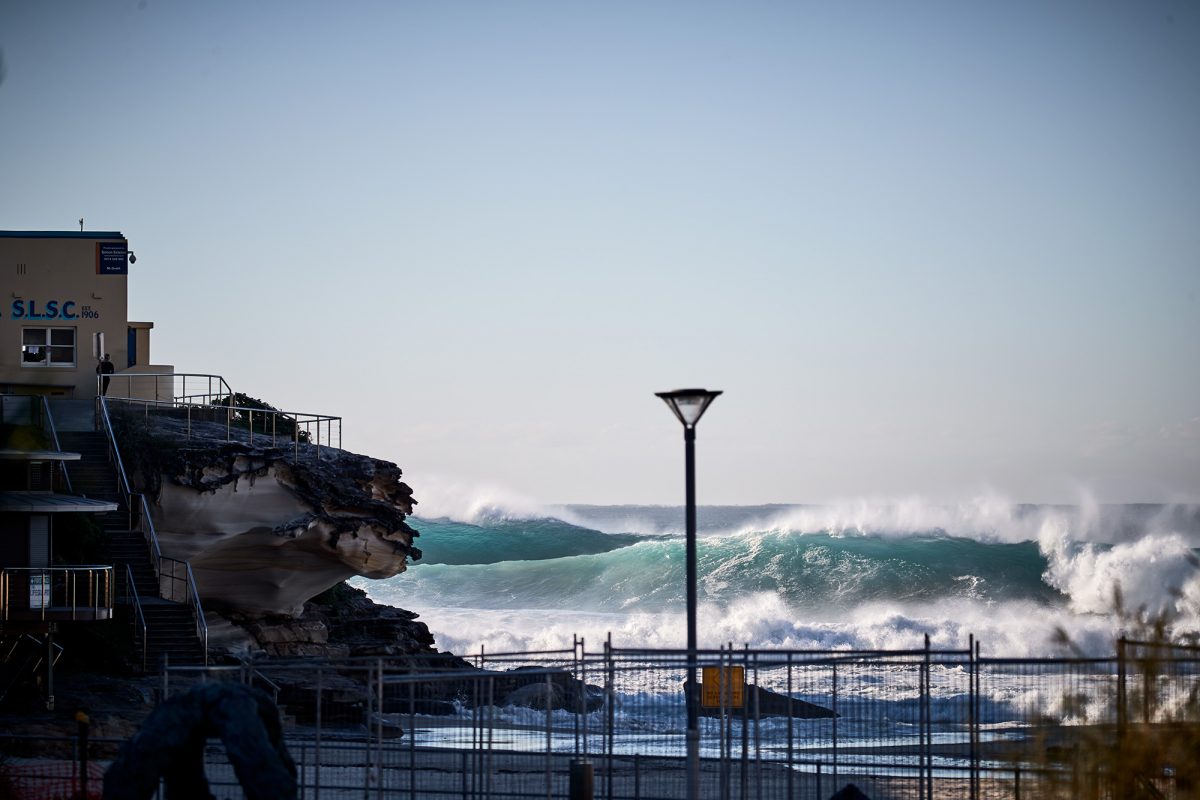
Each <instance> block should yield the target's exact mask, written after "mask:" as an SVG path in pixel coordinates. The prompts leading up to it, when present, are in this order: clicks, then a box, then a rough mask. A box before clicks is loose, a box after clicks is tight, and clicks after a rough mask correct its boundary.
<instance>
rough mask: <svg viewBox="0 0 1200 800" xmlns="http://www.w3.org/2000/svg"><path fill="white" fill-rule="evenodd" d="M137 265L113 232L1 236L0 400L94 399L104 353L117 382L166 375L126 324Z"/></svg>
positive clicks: (139, 325) (144, 337)
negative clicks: (11, 397) (40, 397)
mask: <svg viewBox="0 0 1200 800" xmlns="http://www.w3.org/2000/svg"><path fill="white" fill-rule="evenodd" d="M136 260H137V259H136V256H135V255H134V254H133V253H132V252H131V251H130V250H129V242H128V240H127V239H126V238H125V237H124V236H123V235H122V234H121V233H120V232H119V231H86V232H84V231H0V274H3V276H4V280H3V282H0V293H2V294H0V394H39V395H48V396H51V397H71V398H78V399H90V398H94V397H95V396H96V394H97V393H98V391H99V390H100V385H101V384H100V381H99V380H98V373H97V367H99V365H100V362H101V359H103V358H104V355H105V354H106V353H107V354H108V355H109V356H110V359H111V362H112V372H113V373H114V374H116V375H121V374H125V373H138V372H155V373H163V372H172V371H173V369H172V367H170V366H165V365H151V364H150V331H151V330H152V329H153V328H154V323H153V322H132V321H130V320H129V319H128V281H129V269H130V265H131V264H133V263H135V261H136Z"/></svg>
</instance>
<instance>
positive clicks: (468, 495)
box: [416, 475, 578, 525]
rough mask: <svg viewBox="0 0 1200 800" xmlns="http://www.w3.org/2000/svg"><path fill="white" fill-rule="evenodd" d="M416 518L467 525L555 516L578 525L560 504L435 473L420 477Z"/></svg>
mask: <svg viewBox="0 0 1200 800" xmlns="http://www.w3.org/2000/svg"><path fill="white" fill-rule="evenodd" d="M418 499H419V503H418V506H417V508H416V514H417V516H418V517H424V518H426V519H449V520H453V521H455V522H465V523H467V524H470V525H486V524H488V523H490V522H499V521H506V520H534V519H547V518H554V519H560V520H562V521H564V522H569V523H571V524H578V519H577V517H576V515H574V514H573V513H571V512H570V511H569V510H568V509H566V508H564V507H562V506H549V505H544V504H542V503H539V502H537V501H536V500H533V499H531V498H529V497H526V496H524V495H522V494H520V493H519V492H515V491H512V490H511V489H506V488H504V487H501V486H496V485H490V484H467V483H463V482H461V481H456V480H452V479H449V478H441V477H438V476H430V475H427V476H423V477H422V479H421V491H420V493H419V495H418Z"/></svg>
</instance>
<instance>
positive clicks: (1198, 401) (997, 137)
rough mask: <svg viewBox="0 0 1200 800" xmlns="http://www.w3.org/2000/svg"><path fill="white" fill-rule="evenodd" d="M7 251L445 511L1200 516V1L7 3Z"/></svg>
mask: <svg viewBox="0 0 1200 800" xmlns="http://www.w3.org/2000/svg"><path fill="white" fill-rule="evenodd" d="M0 55H2V58H3V62H2V64H3V83H0V228H8V229H52V230H54V229H58V230H72V229H76V230H77V229H78V225H77V222H76V221H77V220H78V218H79V217H81V216H82V217H84V218H85V220H86V226H87V227H88V228H89V229H93V230H113V229H116V230H121V231H122V232H124V233H125V234H126V235H127V236H128V238H129V241H130V246H131V248H132V249H133V250H134V251H135V252H136V253H137V256H138V261H137V265H136V266H135V267H133V268H132V269H131V270H130V316H131V318H132V319H139V320H153V321H154V322H155V323H156V327H155V330H154V339H153V346H152V355H153V360H154V361H155V362H157V363H170V364H174V365H175V367H176V369H177V370H178V371H187V372H216V373H221V374H223V375H225V376H226V378H227V379H228V380H229V381H230V383H232V384H233V386H234V388H236V389H238V390H239V391H244V392H246V393H248V394H251V395H254V396H257V397H261V398H264V399H266V400H268V401H269V402H272V403H273V404H275V405H278V406H282V407H284V408H287V409H291V410H298V411H321V412H326V413H332V414H339V415H342V416H343V417H344V418H345V440H344V441H345V444H346V446H347V447H349V448H350V449H354V450H358V451H361V452H367V453H370V454H372V455H375V456H378V457H381V458H386V459H389V460H393V461H396V462H397V463H399V464H400V465H401V466H402V467H403V468H404V470H405V473H406V476H407V479H408V481H409V482H410V483H411V484H412V485H413V487H414V489H415V491H416V494H417V497H418V498H420V497H421V496H422V489H423V487H425V489H426V491H428V492H434V491H435V488H436V491H443V490H444V487H445V486H446V483H447V481H450V482H458V483H461V485H463V486H467V487H470V486H478V485H488V486H494V487H500V488H502V489H504V490H508V491H512V492H515V493H519V494H521V495H524V496H527V497H530V498H533V499H536V500H539V501H545V502H596V503H622V502H629V503H632V502H660V503H677V502H681V501H682V492H683V488H682V471H683V463H682V455H683V453H682V450H683V447H682V434H681V429H680V425H679V423H678V422H677V421H676V420H675V419H674V418H673V417H672V416H671V415H670V413H669V412H668V410H667V409H666V408H665V407H663V405H662V403H661V402H660V401H659V400H658V399H656V398H655V397H654V396H653V392H655V391H658V390H664V389H672V388H676V387H680V386H692V385H699V386H707V387H709V388H717V389H723V390H724V391H725V395H724V396H722V397H721V398H720V399H719V400H717V401H716V403H714V405H713V406H712V407H711V409H710V410H709V412H708V414H707V416H706V417H705V418H704V420H703V421H702V422H701V424H700V426H699V439H698V459H699V481H700V482H699V492H700V500H701V502H708V503H719V502H723V503H755V502H771V501H776V502H789V501H790V502H821V501H828V500H833V499H844V498H853V497H862V496H869V497H901V496H912V495H916V496H921V497H927V498H930V499H935V500H961V499H964V498H970V497H974V496H977V495H979V494H980V493H988V492H996V493H999V494H1000V495H1001V496H1003V497H1007V498H1011V499H1012V500H1015V501H1029V502H1055V501H1062V502H1073V501H1075V500H1077V499H1079V497H1080V496H1081V494H1083V493H1090V494H1092V495H1094V496H1096V497H1098V498H1099V499H1100V500H1102V501H1114V502H1115V501H1141V500H1145V501H1159V500H1181V499H1182V500H1190V501H1200V6H1197V5H1196V4H1195V3H1191V2H1161V1H1158V0H1148V1H1147V2H1124V1H1122V2H1096V1H1094V0H1089V2H1053V3H1047V2H1025V3H1023V2H994V3H981V2H980V3H977V2H969V3H964V2H937V3H935V2H878V3H866V2H822V3H806V2H790V3H773V2H736V3H734V2H730V3H704V2H686V3H684V2H679V3H673V2H612V1H611V0H606V1H605V2H594V3H578V2H480V3H470V2H440V3H434V2H428V3H401V2H386V3H383V2H381V3H363V2H347V3H332V2H330V3H299V2H287V3H282V2H281V3H273V4H272V3H242V2H205V3H186V2H159V1H157V0H144V1H143V2H136V0H135V1H134V2H102V1H100V0H97V1H95V2H17V1H16V0H0Z"/></svg>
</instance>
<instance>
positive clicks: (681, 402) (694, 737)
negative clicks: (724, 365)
mask: <svg viewBox="0 0 1200 800" xmlns="http://www.w3.org/2000/svg"><path fill="white" fill-rule="evenodd" d="M655 394H656V395H657V396H658V397H661V398H662V399H663V402H665V403H666V404H667V406H668V407H669V408H670V409H671V412H672V413H674V414H675V416H676V417H677V418H678V419H679V421H680V422H682V423H683V453H684V455H683V460H684V472H685V475H686V477H685V486H686V489H685V499H684V508H685V511H684V521H685V528H686V531H687V662H688V663H687V683H686V684H685V686H686V689H685V692H684V698H685V700H686V702H687V773H688V786H687V797H688V800H698V798H699V797H700V724H699V718H700V687H699V685H697V683H696V661H697V660H698V658H697V653H696V650H697V647H696V423H697V422H699V421H700V417H702V416H703V415H704V412H705V411H706V410H707V409H708V406H709V405H710V404H711V403H712V401H713V400H715V399H716V398H717V395H719V394H721V393H720V392H719V391H709V390H708V389H676V390H675V391H673V392H656V393H655Z"/></svg>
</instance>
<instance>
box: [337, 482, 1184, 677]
mask: <svg viewBox="0 0 1200 800" xmlns="http://www.w3.org/2000/svg"><path fill="white" fill-rule="evenodd" d="M429 505H431V504H429V503H425V504H423V506H422V513H424V514H428V515H429V516H427V517H423V518H419V519H417V520H415V521H414V527H416V528H418V529H419V530H420V531H421V539H420V542H419V544H420V546H421V548H422V550H423V551H424V552H425V556H424V558H423V559H422V560H421V562H419V563H418V564H417V565H414V566H413V567H411V568H410V569H409V570H408V572H406V573H404V574H402V575H400V576H397V577H396V578H394V579H391V580H389V581H386V582H369V581H360V582H359V585H360V586H363V587H364V588H366V589H367V590H368V591H369V592H370V593H371V595H372V596H373V597H374V598H375V599H377V600H379V601H380V602H385V603H390V604H394V605H398V606H402V607H405V608H409V609H412V610H415V611H418V612H419V613H421V614H422V615H423V618H424V619H425V621H426V622H427V623H428V624H429V625H430V627H431V628H432V629H433V631H434V633H435V635H436V636H437V637H438V640H439V645H440V646H441V647H443V648H444V649H450V650H456V651H459V652H467V651H471V650H476V649H478V648H479V647H480V646H481V645H482V646H486V647H487V649H488V650H493V651H494V650H497V649H526V648H531V647H532V648H537V647H560V646H563V645H564V643H565V644H567V645H568V646H569V644H570V642H571V641H572V638H573V636H574V635H575V634H581V635H584V636H587V637H590V638H595V637H603V636H605V635H607V634H608V633H610V632H611V633H612V635H613V638H614V641H615V642H616V643H617V644H619V645H620V646H681V645H682V644H683V614H684V539H683V537H682V535H681V532H682V523H683V515H682V510H681V509H679V508H672V507H661V506H567V507H557V508H548V509H540V508H538V507H536V506H535V505H534V504H530V503H528V502H522V503H520V504H519V507H518V508H510V507H506V506H505V504H504V502H503V498H498V497H496V496H494V495H493V496H490V497H489V499H488V501H487V502H486V503H480V502H473V503H467V504H460V506H458V507H456V506H455V505H454V504H453V503H443V504H441V505H437V504H433V505H434V507H433V508H430V509H429V510H426V507H427V506H429ZM431 511H433V512H440V515H439V516H436V517H434V515H433V514H430V512H431ZM699 528H700V540H699V542H698V567H699V574H700V583H699V587H698V590H699V600H700V604H701V609H700V614H701V616H700V620H701V641H702V644H707V645H709V646H714V647H715V646H717V645H719V644H723V643H727V642H732V643H735V644H737V645H741V644H743V643H745V644H749V645H751V646H786V647H797V648H809V647H811V648H826V647H847V648H848V647H867V648H882V647H913V646H917V645H918V644H919V643H920V641H921V640H922V637H923V635H924V634H929V635H930V636H931V637H932V638H933V639H934V640H935V643H937V644H942V645H946V646H961V645H962V644H963V643H964V642H965V640H966V635H967V634H968V633H974V634H976V635H977V636H979V637H980V639H981V640H982V641H983V642H984V643H985V647H987V649H989V650H991V651H992V652H994V653H997V654H1006V655H1008V654H1011V655H1022V654H1035V655H1040V654H1045V653H1046V652H1047V648H1048V647H1049V646H1050V645H1049V643H1050V641H1051V639H1052V638H1053V637H1054V635H1055V632H1056V630H1058V629H1063V630H1065V631H1067V632H1068V634H1069V635H1070V636H1071V638H1072V639H1073V641H1074V642H1075V644H1076V645H1078V646H1080V647H1082V648H1084V649H1095V650H1097V651H1104V650H1106V649H1108V648H1111V638H1112V636H1113V635H1114V633H1115V632H1116V631H1117V628H1118V627H1119V626H1120V624H1121V622H1120V620H1119V619H1118V618H1117V617H1116V616H1114V615H1113V613H1112V611H1113V602H1114V590H1115V589H1116V587H1118V586H1119V587H1120V589H1121V592H1122V595H1123V597H1124V600H1125V603H1126V606H1127V607H1130V608H1144V609H1145V610H1146V611H1147V612H1149V613H1158V612H1162V611H1166V612H1168V613H1171V614H1172V615H1174V617H1175V619H1176V624H1177V626H1179V627H1181V628H1186V629H1189V630H1200V611H1198V609H1200V576H1198V573H1197V570H1196V567H1195V563H1196V558H1195V548H1196V546H1197V544H1198V543H1200V508H1197V507H1195V506H1150V505H1146V506H1099V505H1095V504H1084V505H1081V506H1028V505H1012V504H1008V503H1005V502H1003V501H1001V500H999V499H996V498H983V499H980V500H976V501H972V502H971V503H966V504H961V505H956V506H946V505H934V504H927V503H922V502H920V501H901V502H890V501H889V502H869V501H854V502H850V503H843V504H837V505H832V506H821V507H815V506H756V507H744V506H739V507H702V508H701V509H700V512H699Z"/></svg>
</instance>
